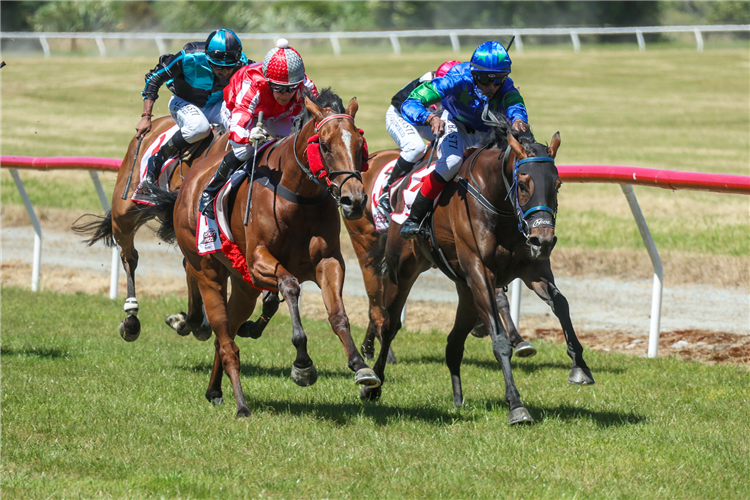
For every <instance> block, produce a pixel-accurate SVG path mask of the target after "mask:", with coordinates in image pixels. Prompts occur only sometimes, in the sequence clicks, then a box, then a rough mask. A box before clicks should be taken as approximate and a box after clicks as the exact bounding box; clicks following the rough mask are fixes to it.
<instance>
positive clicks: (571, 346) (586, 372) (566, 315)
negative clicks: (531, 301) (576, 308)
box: [531, 277, 594, 385]
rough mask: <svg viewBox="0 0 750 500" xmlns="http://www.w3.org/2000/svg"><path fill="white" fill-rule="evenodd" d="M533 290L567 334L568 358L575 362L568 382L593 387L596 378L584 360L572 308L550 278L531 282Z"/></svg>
mask: <svg viewBox="0 0 750 500" xmlns="http://www.w3.org/2000/svg"><path fill="white" fill-rule="evenodd" d="M531 289H532V290H534V292H536V294H537V295H538V296H539V297H540V298H541V299H542V300H543V301H545V302H546V303H547V304H549V306H550V307H551V308H552V312H553V313H555V316H557V319H559V320H560V326H561V327H562V330H563V333H564V334H565V343H566V344H567V348H568V349H567V350H568V356H570V359H571V360H573V366H571V368H570V373H569V374H568V382H570V383H571V384H576V385H591V384H593V383H594V376H593V375H592V374H591V370H590V369H589V367H588V365H587V364H586V361H584V360H583V346H582V345H581V343H580V342H579V341H578V337H577V336H576V332H575V330H574V329H573V322H572V321H571V320H570V308H569V306H568V300H567V299H566V298H565V297H564V296H563V294H562V293H560V290H558V289H557V287H556V286H555V283H554V280H553V279H552V278H551V277H550V278H546V279H545V278H540V279H539V280H536V281H532V282H531Z"/></svg>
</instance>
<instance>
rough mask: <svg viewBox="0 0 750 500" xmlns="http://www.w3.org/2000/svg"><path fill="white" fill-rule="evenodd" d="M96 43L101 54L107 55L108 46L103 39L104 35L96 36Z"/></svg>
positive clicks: (102, 55)
mask: <svg viewBox="0 0 750 500" xmlns="http://www.w3.org/2000/svg"><path fill="white" fill-rule="evenodd" d="M96 45H97V46H98V47H99V56H100V57H106V56H107V47H105V46H104V40H102V37H100V36H98V37H96Z"/></svg>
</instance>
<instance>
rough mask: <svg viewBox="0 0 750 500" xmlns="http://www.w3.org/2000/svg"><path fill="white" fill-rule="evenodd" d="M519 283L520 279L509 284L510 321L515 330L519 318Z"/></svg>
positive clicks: (517, 326)
mask: <svg viewBox="0 0 750 500" xmlns="http://www.w3.org/2000/svg"><path fill="white" fill-rule="evenodd" d="M521 283H522V281H521V278H516V279H514V280H513V281H512V282H511V284H510V319H511V320H513V324H514V325H516V328H519V324H518V322H519V320H520V318H521Z"/></svg>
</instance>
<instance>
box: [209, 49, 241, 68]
mask: <svg viewBox="0 0 750 500" xmlns="http://www.w3.org/2000/svg"><path fill="white" fill-rule="evenodd" d="M207 55H208V60H209V61H210V62H212V63H214V64H218V65H222V66H234V65H235V64H237V63H238V62H239V61H240V55H241V52H240V51H235V50H226V51H224V50H212V51H210V52H208V54H207Z"/></svg>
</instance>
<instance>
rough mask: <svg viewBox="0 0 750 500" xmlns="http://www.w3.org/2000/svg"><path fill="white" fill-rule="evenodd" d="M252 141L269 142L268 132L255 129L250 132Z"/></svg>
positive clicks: (259, 128) (258, 128)
mask: <svg viewBox="0 0 750 500" xmlns="http://www.w3.org/2000/svg"><path fill="white" fill-rule="evenodd" d="M250 140H251V141H253V142H255V141H257V142H266V141H267V140H268V132H266V131H265V130H263V129H262V128H261V127H253V128H252V129H251V130H250Z"/></svg>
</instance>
